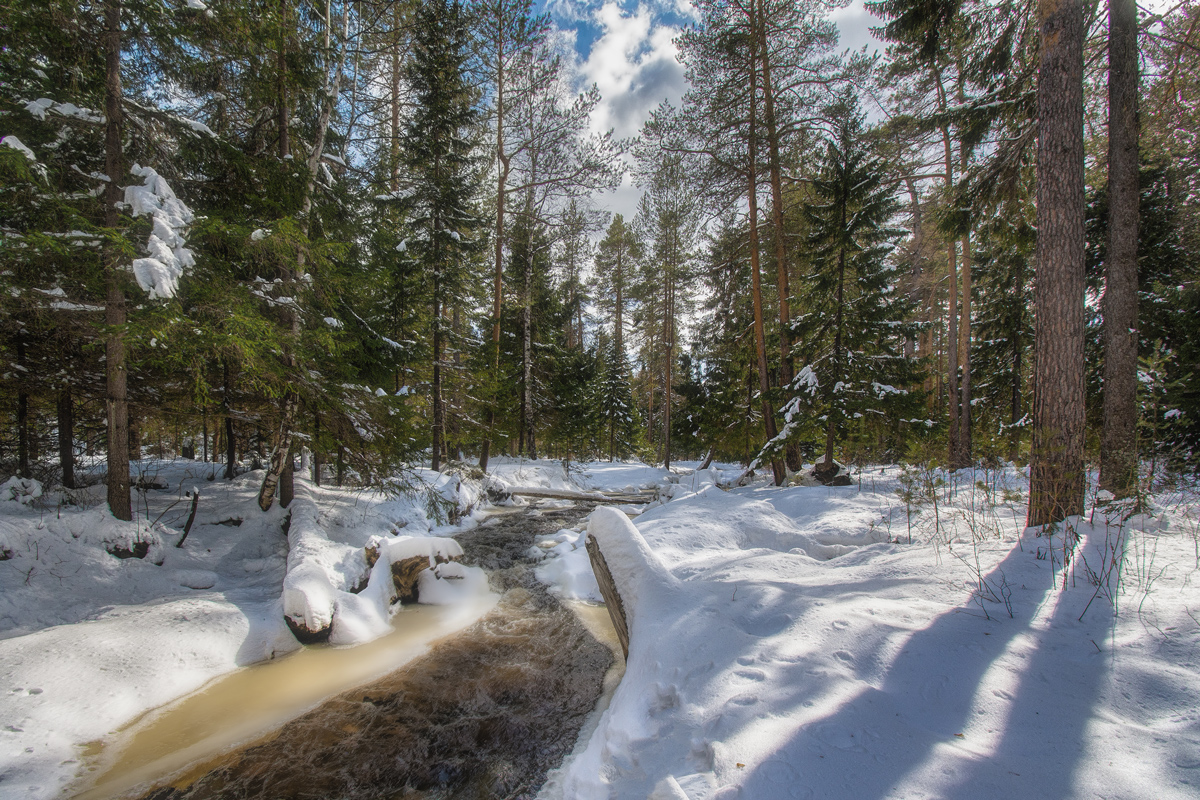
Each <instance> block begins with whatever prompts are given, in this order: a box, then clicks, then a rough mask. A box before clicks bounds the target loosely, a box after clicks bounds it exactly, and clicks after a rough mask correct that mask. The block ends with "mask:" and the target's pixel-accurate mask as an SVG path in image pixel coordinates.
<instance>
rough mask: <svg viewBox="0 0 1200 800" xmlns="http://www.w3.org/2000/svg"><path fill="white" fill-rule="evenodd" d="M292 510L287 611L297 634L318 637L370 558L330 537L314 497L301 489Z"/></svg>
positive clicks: (285, 595)
mask: <svg viewBox="0 0 1200 800" xmlns="http://www.w3.org/2000/svg"><path fill="white" fill-rule="evenodd" d="M289 511H290V512H291V518H290V523H289V526H288V557H287V577H285V578H284V579H283V613H284V616H286V617H287V619H288V621H289V623H290V624H291V625H292V626H293V631H295V632H296V633H297V637H302V638H318V637H320V636H322V635H323V634H325V633H326V632H327V631H328V630H329V628H330V627H331V626H332V625H333V616H334V608H335V606H336V604H337V599H338V593H339V592H341V593H349V590H350V588H351V587H352V586H354V585H355V583H357V582H358V581H359V580H361V578H362V576H363V575H365V574H366V572H367V562H366V558H365V557H364V555H363V553H362V551H361V550H358V549H356V548H353V547H350V546H349V545H345V544H342V543H340V542H333V541H330V540H329V538H328V537H327V536H326V535H325V532H324V529H323V528H322V526H321V524H320V522H319V517H320V510H319V509H318V508H317V504H316V503H315V502H313V500H312V498H311V497H307V496H301V495H300V493H299V492H298V493H297V496H296V497H295V499H293V500H292V503H291V506H290V507H289Z"/></svg>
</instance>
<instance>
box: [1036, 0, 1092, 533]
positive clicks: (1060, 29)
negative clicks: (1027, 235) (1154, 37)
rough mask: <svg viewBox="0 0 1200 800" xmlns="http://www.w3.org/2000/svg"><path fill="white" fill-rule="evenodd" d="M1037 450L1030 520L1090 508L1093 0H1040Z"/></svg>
mask: <svg viewBox="0 0 1200 800" xmlns="http://www.w3.org/2000/svg"><path fill="white" fill-rule="evenodd" d="M1038 22H1039V25H1040V28H1041V43H1042V63H1041V67H1040V69H1039V72H1038V88H1037V109H1038V163H1037V223H1038V237H1037V273H1036V276H1035V286H1034V377H1033V450H1032V458H1031V463H1030V480H1029V517H1028V522H1027V524H1028V525H1031V526H1033V525H1049V524H1053V523H1057V522H1060V521H1062V520H1063V519H1064V518H1066V517H1068V516H1071V515H1076V514H1082V513H1083V500H1084V466H1083V434H1084V363H1085V362H1084V346H1083V345H1084V202H1085V198H1084V161H1083V159H1084V151H1083V3H1082V0H1040V1H1039V4H1038Z"/></svg>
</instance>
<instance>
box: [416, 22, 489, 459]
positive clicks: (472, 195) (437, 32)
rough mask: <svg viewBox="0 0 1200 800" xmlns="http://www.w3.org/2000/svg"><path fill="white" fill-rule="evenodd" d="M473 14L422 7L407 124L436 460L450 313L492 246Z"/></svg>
mask: <svg viewBox="0 0 1200 800" xmlns="http://www.w3.org/2000/svg"><path fill="white" fill-rule="evenodd" d="M469 44H470V41H469V31H468V26H467V17H466V13H465V11H464V9H463V7H462V5H461V4H460V3H459V2H457V0H434V1H433V2H429V3H424V4H422V5H421V6H420V7H419V8H418V10H417V12H416V16H415V19H414V23H413V53H412V60H411V61H410V62H409V64H408V69H407V73H406V74H407V78H408V81H409V84H410V86H411V89H412V100H413V103H414V110H413V113H412V116H411V117H410V118H409V120H408V123H407V125H406V126H405V130H404V135H403V143H404V147H403V157H404V166H405V172H406V175H405V178H406V180H407V182H408V184H409V185H408V186H407V187H404V188H406V190H407V199H406V201H405V205H406V206H407V210H408V213H409V218H410V225H411V227H412V231H413V234H412V236H411V238H410V239H409V242H408V245H407V248H406V251H407V253H408V254H409V257H410V258H412V259H414V260H415V261H416V263H417V264H419V265H420V267H421V270H422V273H423V275H424V277H425V286H424V296H425V297H426V301H427V303H428V305H429V330H428V335H429V339H430V343H431V353H430V360H431V362H432V380H431V387H430V394H431V397H430V401H431V405H432V412H433V413H432V420H431V421H432V429H433V441H432V464H433V468H434V469H441V465H442V458H443V455H444V453H445V451H446V425H447V420H446V398H445V394H444V389H445V374H446V367H447V364H446V362H445V356H446V351H445V346H446V341H447V338H448V335H449V327H448V325H447V319H446V317H447V316H448V315H449V314H450V313H451V311H452V309H453V308H454V307H455V306H456V305H457V304H458V303H459V302H460V301H461V300H462V299H463V298H464V297H465V296H466V295H467V292H468V285H469V283H470V280H471V274H472V271H471V267H472V259H473V258H474V256H475V255H476V254H477V253H478V252H480V250H481V248H482V247H483V246H484V245H485V244H486V242H485V239H484V234H483V232H482V228H483V224H484V220H483V218H482V217H481V215H480V213H479V211H478V209H477V207H476V200H477V193H478V189H479V179H480V170H479V167H478V164H477V157H476V154H475V151H474V142H473V138H474V135H475V134H476V132H477V126H478V123H479V110H478V108H477V107H476V105H475V100H476V96H475V92H474V90H473V88H472V87H471V85H470V84H469V82H468V77H467V62H468V58H469V56H470V52H469Z"/></svg>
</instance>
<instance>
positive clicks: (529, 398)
mask: <svg viewBox="0 0 1200 800" xmlns="http://www.w3.org/2000/svg"><path fill="white" fill-rule="evenodd" d="M525 214H526V215H527V219H528V218H530V217H531V216H532V214H533V208H532V198H530V201H529V203H527V204H526V207H525ZM524 230H525V232H526V236H527V237H528V238H527V241H526V242H525V248H526V253H528V257H527V258H526V259H525V267H524V269H523V270H522V273H523V274H522V276H521V278H522V285H523V289H522V297H521V431H522V432H523V433H524V439H525V440H524V441H522V443H521V452H522V453H525V454H528V455H529V457H530V458H537V449H536V448H535V447H534V444H533V241H532V240H533V227H532V222H531V223H530V224H529V225H528V226H527V227H526V228H525V229H524Z"/></svg>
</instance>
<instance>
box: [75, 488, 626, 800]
mask: <svg viewBox="0 0 1200 800" xmlns="http://www.w3.org/2000/svg"><path fill="white" fill-rule="evenodd" d="M588 511H590V509H584V508H578V507H576V508H569V509H545V510H542V511H541V512H540V515H538V516H529V515H528V514H525V513H508V514H500V515H497V516H495V517H492V518H490V519H489V520H487V521H486V522H484V523H483V524H482V525H480V526H479V527H477V528H475V529H473V530H470V531H465V532H462V533H460V534H458V535H456V536H455V538H456V539H457V540H458V541H459V542H460V543H461V544H462V546H463V549H464V551H465V556H464V563H467V564H470V565H474V566H480V567H483V568H485V569H487V570H489V573H490V580H491V584H492V588H493V590H494V591H496V592H497V593H498V594H499V600H498V601H497V602H496V603H495V606H494V607H493V608H492V609H491V610H490V611H488V612H487V613H486V614H484V616H482V617H481V618H480V619H479V620H478V621H477V622H475V623H473V624H471V625H470V626H468V627H466V628H464V629H462V630H461V631H459V632H457V633H454V634H452V635H449V636H447V637H445V638H442V639H440V640H438V641H435V642H434V643H433V644H432V645H431V646H430V647H429V649H428V652H426V653H424V654H423V655H420V656H417V657H416V658H413V659H412V660H410V661H408V662H407V663H405V664H404V665H403V666H402V667H400V668H399V669H396V670H395V671H393V672H390V673H389V674H386V675H384V676H383V677H381V678H378V679H375V680H373V681H370V682H368V683H366V684H364V685H360V686H358V687H357V688H354V689H351V690H349V691H343V692H341V693H340V694H337V695H336V696H332V697H329V698H328V699H326V700H324V701H323V702H321V703H320V705H318V706H316V707H315V708H311V710H308V711H306V712H304V713H303V714H300V715H299V716H296V717H295V718H294V719H291V721H289V722H286V723H285V724H283V725H282V726H280V727H278V728H276V729H275V730H273V731H270V732H269V733H266V734H265V735H260V736H259V737H258V738H257V739H256V740H254V741H251V742H250V743H248V744H242V745H240V746H238V747H237V748H236V749H233V750H231V751H227V752H224V753H221V754H219V755H216V756H212V755H209V756H208V757H207V758H206V757H205V756H204V755H202V754H198V753H197V754H193V757H192V758H191V759H190V760H191V761H193V762H195V763H192V764H191V765H190V766H188V767H186V768H184V769H182V770H181V769H180V766H181V763H180V764H175V765H173V769H174V774H172V775H164V773H163V772H161V771H160V772H158V773H157V776H161V777H156V776H155V775H138V774H137V771H136V770H137V768H138V766H139V765H144V764H145V763H146V762H147V761H150V760H153V759H154V757H155V756H154V755H153V754H150V753H145V754H143V753H139V746H138V738H137V733H136V732H131V733H130V734H129V736H128V737H127V741H128V742H129V745H128V747H127V749H126V751H125V752H123V753H122V754H121V756H120V758H119V759H118V761H117V763H116V764H114V765H110V767H109V769H108V770H107V771H106V772H105V773H104V774H102V775H98V776H96V779H95V780H94V781H93V783H92V785H93V787H94V788H93V789H91V790H89V791H88V792H85V793H83V794H82V795H79V797H81V798H84V797H101V796H104V797H115V796H121V797H138V798H143V799H144V800H168V799H170V800H177V799H178V800H183V798H188V799H189V800H192V799H195V800H200V799H201V798H264V799H265V798H272V800H274V799H276V798H280V799H282V798H343V799H344V800H358V799H359V798H362V799H364V800H365V798H394V800H410V799H411V800H415V799H416V798H429V799H430V800H435V799H436V800H442V799H443V798H445V799H446V800H449V799H450V798H462V799H464V800H465V799H466V798H471V799H472V800H473V799H474V798H532V797H534V796H535V795H536V794H537V793H538V790H539V788H540V787H541V786H542V784H543V783H544V782H545V780H546V773H547V771H548V770H551V769H553V768H554V767H557V766H558V765H559V764H560V763H561V762H562V760H563V758H564V757H565V756H566V755H568V754H569V753H570V752H571V750H572V748H573V747H574V746H575V743H576V740H577V739H578V737H579V733H580V730H581V728H582V727H583V725H584V724H585V722H586V721H587V720H588V718H589V715H591V713H592V711H593V709H594V708H595V707H596V704H597V701H598V700H599V699H600V698H601V694H602V689H603V688H604V687H605V685H606V675H607V685H608V687H609V689H610V690H611V688H612V687H613V686H615V682H616V681H617V680H619V671H618V670H619V669H620V668H621V667H623V665H620V666H618V667H616V668H614V650H616V652H617V653H619V649H618V646H617V644H616V638H615V634H614V632H613V630H612V627H611V624H610V623H609V621H608V618H607V612H605V610H604V609H603V608H597V607H578V606H576V607H574V609H572V608H568V607H566V606H564V605H563V604H562V603H560V602H559V601H558V600H557V599H556V598H554V597H553V596H551V595H550V594H549V593H548V592H547V591H546V589H545V587H544V586H542V585H541V584H540V583H539V582H538V581H537V579H536V578H535V577H534V572H533V571H534V565H533V563H532V562H531V560H530V558H529V556H528V555H527V552H528V551H529V549H530V547H531V546H532V545H533V544H534V543H535V541H537V540H538V539H540V538H544V537H546V536H548V535H552V534H553V533H555V532H556V531H558V530H559V529H561V528H564V527H572V526H575V525H577V524H578V523H579V522H580V521H581V520H582V519H583V518H584V517H585V516H586V515H587V513H588ZM535 513H538V512H535ZM406 613H407V609H406V610H405V611H404V612H401V615H400V616H398V617H397V618H396V619H395V620H394V622H395V624H396V625H397V626H398V627H399V626H401V625H403V624H404V622H405V620H404V615H405V614H406ZM414 622H415V623H416V622H417V620H416V619H414ZM418 624H424V625H429V624H430V623H429V622H428V621H424V620H423V621H421V622H420V623H418ZM434 624H436V621H435V623H434ZM362 647H363V648H370V647H371V645H364V646H362ZM325 650H326V651H328V652H333V653H337V654H339V655H342V654H344V657H349V660H350V661H351V662H357V661H358V659H356V658H354V654H355V653H357V652H360V648H350V649H345V650H334V649H333V648H325ZM307 654H308V653H307V651H305V652H302V653H301V655H307ZM385 657H386V656H385ZM616 659H617V660H618V661H619V659H620V656H619V655H617V656H616ZM287 660H288V659H287V658H285V659H281V660H280V662H279V663H285V662H286V661H287ZM273 663H274V662H269V663H267V664H263V665H259V666H255V667H250V668H249V669H248V670H245V671H243V672H250V671H254V670H260V671H262V672H263V673H264V674H265V672H266V670H268V669H270V668H271V667H272V665H273ZM331 668H334V669H336V665H334V666H331V665H330V664H328V663H326V664H320V663H318V664H317V665H316V666H315V667H314V669H315V670H316V671H317V672H318V673H323V672H328V670H329V669H331ZM376 674H378V673H376ZM313 677H314V678H317V677H319V675H314V676H313ZM220 683H221V682H220V681H218V682H217V683H216V684H214V685H213V686H211V687H206V689H205V690H204V692H212V691H213V690H214V689H219V687H220ZM270 683H271V679H270V677H264V678H263V679H262V685H263V686H265V685H269V684H270ZM204 692H202V693H201V694H200V695H197V696H196V700H195V703H194V705H196V706H198V708H197V709H196V710H195V711H194V712H193V713H195V712H200V713H204V709H205V708H206V707H208V706H211V705H212V702H208V703H206V702H205V700H204V698H203V696H202V695H203V693H204ZM311 705H312V702H311V701H310V702H308V703H305V704H304V705H303V706H301V707H302V708H307V707H309V706H311ZM171 713H172V712H171V710H168V711H166V712H164V713H163V714H162V715H160V716H159V717H158V718H157V719H153V720H150V721H149V722H148V723H147V725H145V726H143V727H144V728H149V727H150V726H152V725H155V724H158V725H162V724H163V722H164V720H166V721H167V722H168V723H169V726H171V727H181V726H182V727H185V728H186V727H187V726H188V724H189V720H187V719H182V720H173V721H172V720H169V719H167V718H168V717H169V716H170V715H171ZM236 724H237V720H235V719H230V720H229V722H228V726H227V727H230V728H232V727H234V726H236ZM260 730H261V729H260ZM161 738H162V737H161V736H159V735H157V734H156V733H155V732H154V731H152V730H144V731H143V732H142V739H143V741H148V742H153V741H155V740H157V739H161ZM244 739H245V737H243V741H244ZM232 741H236V739H234V740H231V742H232ZM149 746H150V745H144V746H143V747H142V749H143V750H144V749H147V747H149ZM184 755H186V753H185V754H184ZM197 758H199V759H200V761H198V762H196V759H197ZM162 763H163V764H164V765H166V764H168V763H170V762H169V760H167V761H163V762H162ZM122 765H124V767H122ZM167 769H168V771H170V769H171V768H167ZM122 772H124V774H122ZM135 781H136V782H137V783H138V784H139V785H138V786H137V787H136V788H135V789H134V790H133V791H132V792H130V790H129V789H128V788H127V787H129V786H130V784H131V783H132V782H135ZM118 787H119V789H118ZM147 787H152V788H147ZM97 790H99V791H101V794H96V792H97ZM114 790H115V791H114ZM121 792H125V793H124V794H121Z"/></svg>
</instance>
